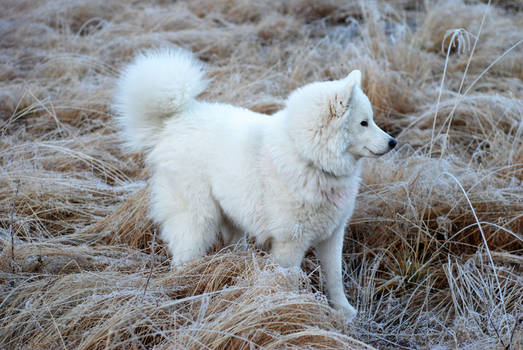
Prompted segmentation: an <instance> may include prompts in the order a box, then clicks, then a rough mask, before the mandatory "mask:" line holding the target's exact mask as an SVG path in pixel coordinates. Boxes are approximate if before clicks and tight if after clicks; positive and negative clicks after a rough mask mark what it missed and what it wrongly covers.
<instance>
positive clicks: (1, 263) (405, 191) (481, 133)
mask: <svg viewBox="0 0 523 350" xmlns="http://www.w3.org/2000/svg"><path fill="white" fill-rule="evenodd" d="M520 4H521V3H519V2H518V1H501V0H500V1H496V2H493V3H492V4H488V3H487V2H486V1H484V2H475V1H459V0H451V1H442V2H436V1H426V2H423V1H408V0H398V1H394V2H386V1H377V2H375V1H360V2H357V1H341V0H340V1H337V0H319V1H313V0H289V1H283V0H277V1H273V2H257V1H249V0H232V1H228V0H216V1H213V0H194V1H167V0H156V1H140V2H138V1H116V0H90V1H79V0H78V1H68V0H41V1H37V2H35V1H30V0H4V1H2V11H1V13H0V135H1V136H0V349H19V348H20V349H59V348H61V349H73V348H74V349H102V348H117V349H144V348H147V349H148V348H155V349H282V348H286V349H287V348H289V349H292V348H296V349H303V348H319V349H331V348H334V349H336V348H340V349H341V348H344V349H367V348H371V346H374V347H378V348H384V349H385V348H391V349H409V348H427V349H429V348H431V349H455V348H460V349H517V348H519V349H521V346H522V344H523V341H522V338H523V330H522V328H523V325H522V324H521V323H522V315H523V306H522V305H523V276H522V272H523V232H522V231H523V229H522V223H523V136H522V133H523V122H522V116H523V102H522V101H523V100H522V97H523V60H522V59H521V57H523V44H522V39H523V23H522V21H521V16H522V12H523V9H522V7H521V5H520ZM174 45H178V46H182V47H185V48H188V49H190V50H192V51H193V52H195V53H196V55H197V56H198V57H199V58H200V59H201V60H202V61H204V62H205V63H206V64H207V69H208V71H209V77H210V78H211V79H212V82H211V84H210V88H209V89H208V92H207V93H206V94H205V95H204V96H203V98H204V99H207V100H210V101H221V102H230V103H234V104H237V105H241V106H244V107H247V108H251V109H253V110H256V111H260V112H265V113H269V114H270V113H273V112H274V111H277V110H278V109H279V108H281V107H282V105H283V104H284V101H285V98H286V96H287V95H288V93H289V92H290V91H292V90H293V89H295V88H296V87H299V86H301V85H303V84H304V83H307V82H310V81H315V80H326V79H335V78H340V77H342V76H344V75H345V74H346V73H347V72H348V71H350V70H352V69H355V68H358V69H360V70H361V71H362V72H363V79H364V90H365V91H366V92H367V94H368V95H369V97H370V99H371V102H372V103H373V106H374V110H375V119H376V120H377V123H378V124H379V125H380V126H382V127H383V128H384V129H386V130H387V131H389V132H390V133H391V134H393V135H394V136H396V137H397V138H398V141H399V146H398V147H397V148H398V149H397V150H396V151H394V152H392V154H389V155H387V156H385V157H383V158H380V159H377V160H371V161H368V162H366V165H365V170H364V173H363V184H362V188H361V192H360V194H359V196H358V202H357V207H356V211H355V215H354V217H353V220H352V222H351V223H350V225H349V226H348V227H347V231H346V239H345V247H344V271H345V281H346V292H347V294H348V296H349V300H350V301H351V303H352V304H353V305H355V306H356V307H357V308H358V310H359V315H358V318H357V319H356V321H355V322H354V323H353V324H346V323H344V321H343V319H342V317H341V315H340V314H338V313H336V312H335V311H334V310H333V309H331V308H330V307H329V306H328V303H327V302H326V298H325V296H324V294H323V292H324V290H323V284H322V283H323V282H322V278H323V277H322V275H321V273H320V271H319V269H318V267H317V262H316V260H315V257H314V255H313V254H312V253H311V254H309V255H308V256H307V258H306V260H305V261H304V263H303V266H302V267H303V272H302V271H285V270H282V269H280V268H279V267H278V266H275V265H274V263H273V262H272V261H271V258H270V256H268V255H267V254H266V253H264V252H262V251H259V250H257V249H256V248H255V247H252V246H251V245H249V244H244V245H241V246H237V247H234V248H232V249H231V248H224V247H221V246H217V247H216V249H215V250H214V252H212V253H211V254H210V255H209V256H208V257H206V258H204V259H202V260H200V261H195V262H193V263H191V264H189V266H185V267H183V268H177V269H173V270H171V269H170V267H169V257H168V255H167V253H166V250H165V246H164V245H163V242H161V241H160V240H159V239H156V235H155V229H156V228H155V226H154V224H153V223H151V222H150V220H148V218H147V205H148V196H147V177H148V174H147V171H146V170H144V164H143V157H142V155H140V154H126V153H124V151H123V150H122V149H121V147H120V139H119V135H118V132H117V130H116V126H115V122H114V120H113V118H112V111H111V108H110V102H111V98H112V94H113V90H114V86H115V81H116V78H117V76H118V71H119V70H120V68H121V67H122V66H123V65H124V64H126V63H127V62H129V61H130V60H131V59H132V57H133V55H134V54H135V53H137V52H140V51H141V50H144V49H147V48H158V47H165V46H174ZM366 344H369V345H366Z"/></svg>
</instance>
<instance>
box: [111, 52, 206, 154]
mask: <svg viewBox="0 0 523 350" xmlns="http://www.w3.org/2000/svg"><path fill="white" fill-rule="evenodd" d="M203 76H204V72H203V69H202V64H201V63H200V62H199V61H198V60H196V58H195V57H194V56H193V55H192V53H190V52H189V51H185V50H183V49H164V50H158V51H150V52H147V53H145V54H141V55H138V56H137V57H136V58H135V59H134V61H133V62H132V63H131V64H129V65H128V66H127V67H126V68H125V69H124V70H123V72H122V74H121V76H120V79H119V80H118V85H117V92H116V95H115V102H114V107H115V110H116V113H117V119H118V122H119V123H120V126H121V128H122V130H123V134H124V139H125V141H126V143H127V145H128V146H129V147H130V148H131V150H132V151H142V150H144V149H150V148H151V147H152V146H154V145H155V143H156V142H155V140H157V139H158V134H159V133H160V132H161V130H162V129H163V125H164V121H165V120H166V119H168V118H171V117H176V115H177V114H179V113H181V112H183V110H184V109H185V108H186V107H187V105H188V104H189V102H191V101H192V100H194V98H195V97H196V96H198V95H199V94H200V93H202V92H203V91H204V90H205V88H206V87H207V81H206V80H204V79H203Z"/></svg>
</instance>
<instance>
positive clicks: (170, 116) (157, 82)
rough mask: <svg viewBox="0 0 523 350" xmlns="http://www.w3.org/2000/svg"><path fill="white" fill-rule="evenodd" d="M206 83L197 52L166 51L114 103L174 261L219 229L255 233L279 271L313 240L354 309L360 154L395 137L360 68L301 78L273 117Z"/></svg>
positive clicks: (332, 291) (335, 288) (335, 298)
mask: <svg viewBox="0 0 523 350" xmlns="http://www.w3.org/2000/svg"><path fill="white" fill-rule="evenodd" d="M206 85H207V84H206V81H205V80H204V72H203V70H202V66H201V63H199V62H198V61H197V60H196V59H195V58H194V57H193V56H192V54H190V53H189V52H186V51H183V50H181V49H174V50H160V51H154V52H149V53H147V54H143V55H140V56H138V57H137V58H136V59H135V60H134V62H133V63H131V64H130V65H129V66H128V67H127V68H126V69H125V70H124V71H123V73H122V76H121V78H120V80H119V84H118V91H117V95H116V99H115V106H116V110H117V113H118V120H119V122H120V124H121V127H122V130H123V133H124V137H125V140H126V144H127V146H128V147H129V148H130V150H132V151H143V150H144V151H146V152H147V164H148V166H149V167H151V169H152V177H151V190H152V207H151V216H152V217H153V219H154V220H155V221H156V222H158V223H159V224H160V226H161V237H162V239H163V240H165V241H166V242H167V244H168V246H169V250H170V252H171V253H172V258H173V263H174V264H180V263H184V262H187V261H189V260H191V259H195V258H198V257H201V256H203V255H204V254H205V253H206V251H207V250H208V249H209V248H210V247H212V246H213V245H214V244H215V242H216V239H217V237H218V235H220V234H221V235H222V236H223V239H224V240H225V242H226V243H234V242H236V241H237V240H239V239H240V238H241V237H243V235H244V234H247V235H249V236H251V237H253V238H254V239H255V240H256V242H257V243H259V244H263V245H268V246H270V251H271V253H272V255H273V256H274V259H275V260H276V262H277V263H279V264H281V265H282V266H284V267H293V266H298V267H299V266H300V264H301V261H302V259H303V257H304V255H305V253H306V251H307V250H308V249H309V248H311V247H312V248H315V249H316V252H317V254H318V257H319V260H320V263H321V267H322V269H323V271H324V274H325V276H326V286H327V291H328V294H329V299H330V301H331V303H332V305H333V306H334V307H335V308H337V309H339V310H341V311H342V312H344V314H345V315H346V316H347V317H348V318H352V317H354V316H355V315H356V310H355V309H354V308H353V307H352V306H351V305H350V304H349V302H348V301H347V298H346V297H345V293H344V287H343V280H342V264H341V262H342V261H341V259H342V246H343V235H344V231H345V225H346V224H347V222H348V220H349V219H350V217H351V215H352V212H353V209H354V202H355V199H356V195H357V193H358V186H359V181H360V180H359V175H360V168H361V164H360V160H361V158H362V157H366V156H370V157H375V156H379V155H382V154H385V153H387V152H388V151H390V150H391V149H392V148H394V146H395V145H396V141H395V140H394V139H393V138H392V137H390V136H389V135H387V134H386V133H385V132H383V131H382V130H381V129H379V128H378V126H376V124H375V123H374V121H373V114H372V108H371V105H370V102H369V100H368V98H367V97H366V96H365V94H364V93H363V91H362V90H361V73H360V72H359V71H353V72H351V73H350V74H349V75H348V76H347V77H345V78H343V79H341V80H336V81H327V82H316V83H312V84H308V85H305V86H304V87H302V88H299V89H297V90H296V91H294V92H293V93H292V94H291V95H290V96H289V98H288V100H287V102H286V105H285V108H284V109H283V110H281V111H280V112H278V113H276V114H275V115H272V116H268V115H264V114H259V113H255V112H252V111H250V110H247V109H245V108H240V107H235V106H231V105H227V104H220V103H210V102H205V101H201V100H198V99H197V98H196V97H197V96H198V95H199V94H200V93H202V92H203V90H204V89H205V88H206Z"/></svg>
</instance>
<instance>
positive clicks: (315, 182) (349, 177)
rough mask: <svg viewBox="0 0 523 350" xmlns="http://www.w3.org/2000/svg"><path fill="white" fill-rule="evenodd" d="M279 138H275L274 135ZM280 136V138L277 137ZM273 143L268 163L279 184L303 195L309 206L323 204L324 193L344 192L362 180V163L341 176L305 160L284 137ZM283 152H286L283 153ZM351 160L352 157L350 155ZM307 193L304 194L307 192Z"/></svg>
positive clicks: (270, 146) (353, 165) (352, 164)
mask: <svg viewBox="0 0 523 350" xmlns="http://www.w3.org/2000/svg"><path fill="white" fill-rule="evenodd" d="M275 136H276V135H275ZM278 136H279V135H278ZM274 141H275V142H274V143H271V144H267V151H266V152H267V155H268V158H269V161H270V162H271V163H272V164H273V165H274V168H275V170H276V172H277V173H278V175H279V178H280V181H282V182H283V183H285V184H286V186H287V187H288V188H289V189H290V190H291V191H292V192H293V193H296V194H297V195H298V194H301V195H302V197H303V198H302V199H303V200H306V201H308V202H318V201H321V200H322V198H323V197H324V194H325V193H331V192H332V191H333V190H343V189H345V188H346V187H349V184H353V183H354V181H353V179H354V177H356V178H359V175H360V171H361V161H360V160H359V159H356V158H355V159H354V160H353V161H351V162H347V164H350V165H351V166H350V167H345V168H344V169H343V170H344V171H343V173H342V174H338V173H336V172H335V171H332V170H329V169H325V168H323V167H321V166H319V165H317V164H315V163H314V162H312V161H311V160H309V159H306V158H304V157H303V156H302V155H301V154H300V153H299V152H298V151H297V150H296V149H295V147H294V146H293V145H291V143H292V142H291V141H290V140H289V139H288V138H285V137H275V139H274ZM282 150H286V151H285V152H283V151H282ZM347 156H348V157H350V155H347ZM304 190H305V191H304Z"/></svg>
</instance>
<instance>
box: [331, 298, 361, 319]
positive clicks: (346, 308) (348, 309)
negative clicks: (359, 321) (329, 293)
mask: <svg viewBox="0 0 523 350" xmlns="http://www.w3.org/2000/svg"><path fill="white" fill-rule="evenodd" d="M332 306H333V307H334V308H335V309H336V310H338V311H340V312H341V313H342V314H343V316H344V317H345V320H346V321H347V322H352V321H353V320H354V318H355V317H356V315H357V314H358V311H357V310H356V309H355V308H354V307H353V306H352V305H351V304H350V303H349V302H348V301H345V302H341V303H333V305H332Z"/></svg>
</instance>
